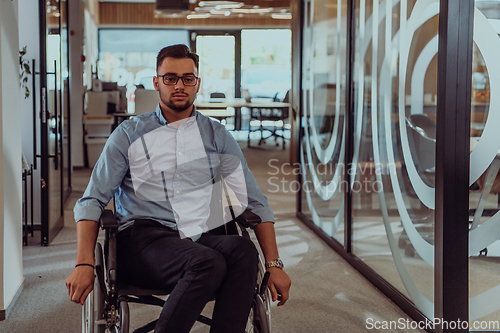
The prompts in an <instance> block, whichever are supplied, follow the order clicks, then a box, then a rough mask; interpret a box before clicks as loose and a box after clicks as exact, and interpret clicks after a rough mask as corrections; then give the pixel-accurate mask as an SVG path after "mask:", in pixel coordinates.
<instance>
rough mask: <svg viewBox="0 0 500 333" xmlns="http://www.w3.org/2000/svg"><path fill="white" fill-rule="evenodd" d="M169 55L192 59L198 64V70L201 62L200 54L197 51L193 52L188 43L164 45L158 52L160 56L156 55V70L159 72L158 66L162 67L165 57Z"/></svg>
mask: <svg viewBox="0 0 500 333" xmlns="http://www.w3.org/2000/svg"><path fill="white" fill-rule="evenodd" d="M168 57H170V58H176V59H182V58H188V59H192V60H193V61H194V64H195V66H196V70H198V62H199V57H198V55H197V54H196V53H193V52H191V50H189V47H187V46H186V45H184V44H176V45H170V46H167V47H164V48H163V49H161V50H160V52H158V56H157V57H156V72H158V68H160V66H161V64H162V63H163V60H165V58H168Z"/></svg>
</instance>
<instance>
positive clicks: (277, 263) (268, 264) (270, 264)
mask: <svg viewBox="0 0 500 333" xmlns="http://www.w3.org/2000/svg"><path fill="white" fill-rule="evenodd" d="M265 266H266V269H268V268H270V267H278V268H281V269H283V267H285V265H284V264H283V261H282V260H281V259H280V258H278V259H275V260H273V261H268V262H266V264H265Z"/></svg>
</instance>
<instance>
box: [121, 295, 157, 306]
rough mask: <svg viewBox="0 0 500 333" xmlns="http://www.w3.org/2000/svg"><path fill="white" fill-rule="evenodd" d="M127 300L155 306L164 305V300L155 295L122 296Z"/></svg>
mask: <svg viewBox="0 0 500 333" xmlns="http://www.w3.org/2000/svg"><path fill="white" fill-rule="evenodd" d="M123 298H125V299H126V300H127V302H129V303H139V304H146V305H156V306H161V307H163V305H165V301H164V300H162V299H161V298H159V297H156V296H135V297H134V296H125V297H123Z"/></svg>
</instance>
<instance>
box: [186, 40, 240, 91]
mask: <svg viewBox="0 0 500 333" xmlns="http://www.w3.org/2000/svg"><path fill="white" fill-rule="evenodd" d="M195 34H196V33H195ZM195 43H196V44H195V48H194V50H195V52H196V53H197V54H198V55H199V56H200V73H199V74H200V77H201V88H200V92H199V94H198V99H203V100H208V99H210V95H211V94H213V93H223V94H224V95H225V96H226V98H234V97H236V92H235V87H236V84H235V45H236V39H235V36H234V35H229V34H225V35H216V34H205V33H203V34H202V33H199V34H196V42H195Z"/></svg>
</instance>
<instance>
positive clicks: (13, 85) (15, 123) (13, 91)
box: [0, 0, 23, 310]
mask: <svg viewBox="0 0 500 333" xmlns="http://www.w3.org/2000/svg"><path fill="white" fill-rule="evenodd" d="M18 35H19V34H18V0H12V1H5V0H1V1H0V71H1V73H2V74H1V78H0V150H1V153H2V160H1V161H0V266H1V267H2V270H1V272H0V285H1V288H0V310H4V309H6V308H7V307H8V306H9V305H10V303H11V301H12V298H13V297H14V295H15V294H16V292H17V290H18V289H19V287H20V286H21V284H22V281H23V266H22V263H23V261H22V213H21V196H22V171H21V112H20V106H19V104H20V102H19V85H18V83H19V39H18Z"/></svg>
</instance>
